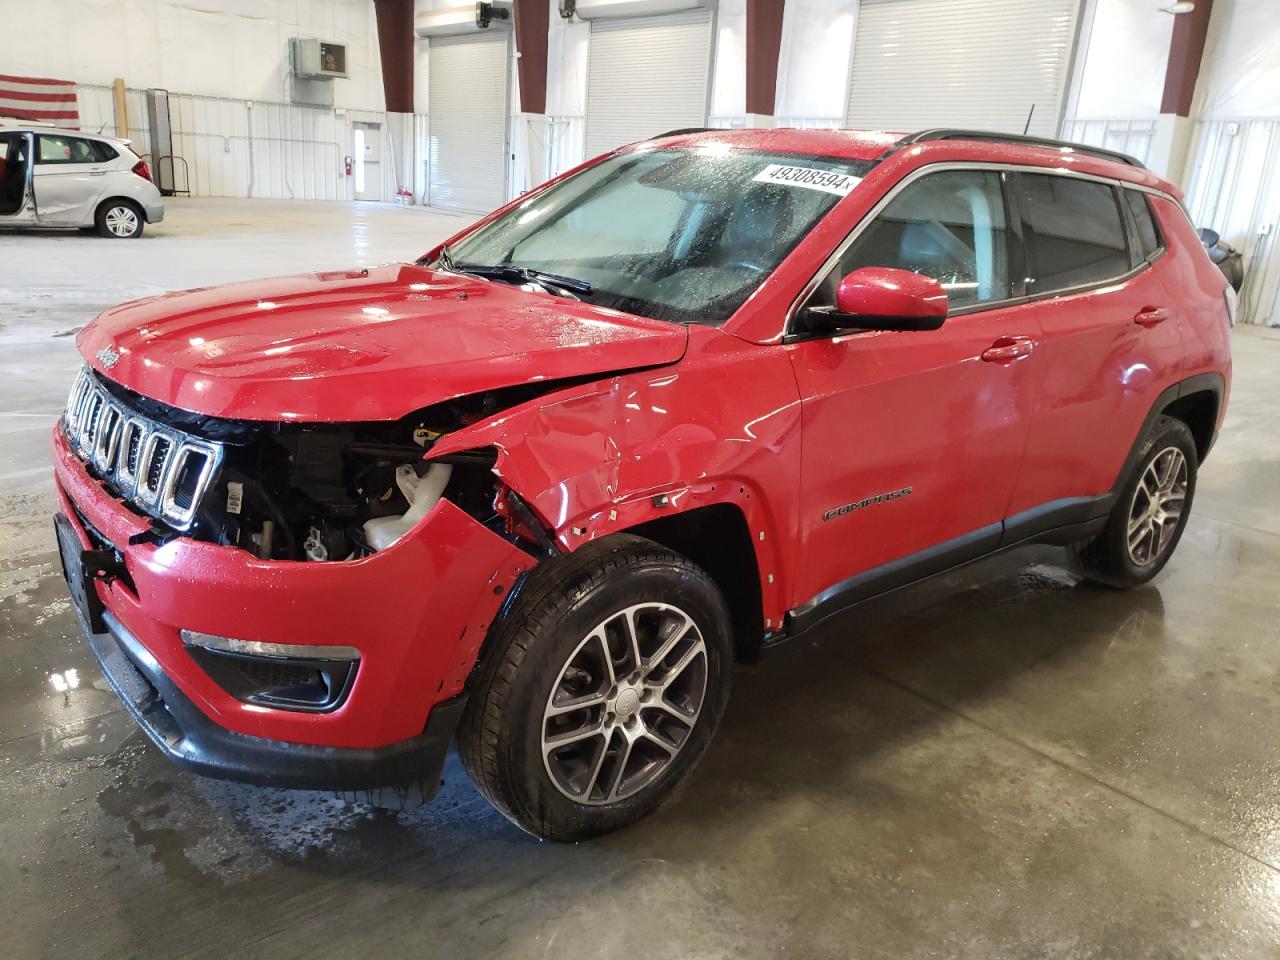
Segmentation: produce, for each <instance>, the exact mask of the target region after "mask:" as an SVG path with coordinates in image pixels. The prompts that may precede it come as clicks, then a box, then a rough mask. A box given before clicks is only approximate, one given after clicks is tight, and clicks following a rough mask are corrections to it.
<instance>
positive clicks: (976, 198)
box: [810, 170, 1009, 308]
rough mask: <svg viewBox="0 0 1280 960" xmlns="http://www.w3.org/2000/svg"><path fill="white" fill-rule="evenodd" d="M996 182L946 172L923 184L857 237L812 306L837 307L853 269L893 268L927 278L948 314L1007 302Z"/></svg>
mask: <svg viewBox="0 0 1280 960" xmlns="http://www.w3.org/2000/svg"><path fill="white" fill-rule="evenodd" d="M1004 209H1005V208H1004V193H1003V191H1002V189H1001V184H1000V175H999V174H998V173H993V172H992V171H989V170H950V171H946V172H944V173H932V174H929V175H927V176H924V177H921V178H920V179H919V180H917V181H916V182H914V183H912V184H911V185H910V186H908V187H907V188H906V189H904V190H903V191H902V192H901V193H900V194H898V195H897V196H896V197H894V198H893V200H891V201H890V202H889V204H888V206H886V207H885V208H884V209H883V210H882V211H880V213H879V214H878V215H877V216H876V218H875V219H874V220H873V221H872V222H871V223H870V224H869V225H868V226H867V227H866V228H865V229H864V230H863V231H862V233H861V234H859V235H858V238H857V239H856V240H855V241H854V242H853V244H852V245H851V246H850V247H849V249H848V250H846V251H845V253H844V256H843V257H841V258H840V263H839V265H838V266H837V267H836V269H835V270H834V271H833V272H832V273H831V274H830V275H829V276H827V277H826V278H825V279H824V280H823V282H822V285H821V286H820V287H819V288H818V290H817V291H816V293H815V294H814V299H813V300H812V301H810V302H811V303H812V304H814V305H831V304H834V303H835V289H836V287H837V286H838V285H839V283H840V280H841V278H842V277H844V276H845V275H846V274H848V273H851V272H852V271H854V270H857V269H858V268H859V267H896V268H898V269H901V270H910V271H912V272H913V273H919V274H923V275H924V276H927V277H932V278H933V279H935V280H937V281H938V282H939V283H941V284H942V286H943V289H945V290H946V291H947V298H948V300H949V302H950V304H951V306H952V307H953V308H954V307H967V306H972V305H974V304H977V303H984V302H987V301H991V300H1005V299H1008V297H1009V256H1008V245H1009V239H1008V231H1007V227H1006V223H1005V216H1004Z"/></svg>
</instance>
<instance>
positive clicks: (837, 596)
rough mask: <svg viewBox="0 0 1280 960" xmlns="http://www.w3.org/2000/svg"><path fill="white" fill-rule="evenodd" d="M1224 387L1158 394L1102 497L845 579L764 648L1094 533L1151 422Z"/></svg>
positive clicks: (1045, 509)
mask: <svg viewBox="0 0 1280 960" xmlns="http://www.w3.org/2000/svg"><path fill="white" fill-rule="evenodd" d="M1225 386H1226V384H1225V381H1224V380H1223V377H1222V375H1221V374H1218V373H1204V374H1198V375H1196V376H1194V377H1188V378H1187V379H1186V380H1182V381H1180V382H1178V383H1175V384H1174V385H1173V386H1171V387H1169V388H1168V389H1166V390H1164V391H1162V392H1161V393H1160V395H1159V396H1158V397H1157V398H1156V401H1155V403H1153V404H1152V405H1151V411H1150V413H1148V414H1147V416H1146V419H1145V420H1144V421H1143V423H1142V427H1141V428H1140V429H1139V430H1138V435H1137V438H1136V439H1135V440H1134V442H1133V446H1132V448H1131V449H1130V451H1129V455H1128V456H1127V457H1126V458H1125V461H1124V464H1123V466H1121V468H1120V472H1119V474H1118V475H1117V476H1116V482H1115V484H1114V486H1113V487H1112V488H1111V489H1110V490H1109V491H1107V492H1106V493H1103V494H1099V495H1098V496H1093V497H1088V496H1085V497H1068V498H1065V499H1062V500H1054V501H1051V502H1049V503H1045V504H1041V505H1040V506H1038V507H1033V508H1032V509H1030V510H1026V511H1024V512H1022V513H1019V514H1016V515H1014V516H1012V517H1008V518H1006V519H1005V520H1004V521H1003V522H1002V523H993V524H990V525H988V526H985V527H981V528H979V529H978V530H975V531H973V532H972V533H967V534H964V535H963V536H960V537H956V538H955V539H953V540H948V541H946V542H945V543H940V544H936V545H935V546H932V547H929V548H927V549H925V550H921V551H919V552H918V553H913V554H910V555H909V556H906V557H901V558H900V559H898V560H892V561H890V562H889V563H886V564H883V565H881V566H878V567H874V568H872V569H871V570H864V571H863V572H861V573H857V574H854V575H853V576H852V577H847V578H846V579H844V580H841V581H840V582H839V583H836V584H833V585H832V586H830V587H827V588H826V589H825V590H823V591H822V592H821V593H819V594H817V595H816V596H814V597H812V598H810V599H809V600H807V601H805V602H804V603H802V604H801V605H800V606H798V607H795V608H794V609H792V610H791V611H790V612H789V613H788V614H787V618H786V627H785V630H784V632H783V633H782V634H781V635H779V636H775V637H773V638H771V639H770V640H769V641H768V642H767V644H766V647H774V646H776V645H778V644H779V643H781V642H782V641H783V640H787V639H790V638H791V637H794V636H796V635H797V634H800V633H803V632H804V631H806V630H810V629H812V628H813V627H815V626H817V625H818V624H819V623H821V622H822V621H824V620H826V619H827V618H828V617H831V616H834V615H836V614H838V613H841V612H842V611H844V610H847V609H848V608H850V607H853V606H856V605H857V604H859V603H863V602H864V601H867V600H870V599H872V598H874V597H879V596H882V595H884V594H886V593H890V592H892V591H894V590H899V589H901V588H903V587H907V586H910V585H911V584H914V583H919V582H920V581H922V580H927V579H929V578H930V577H934V576H937V575H938V574H940V573H946V572H947V571H950V570H954V569H956V568H957V567H961V566H964V565H965V564H968V563H972V562H974V561H976V560H982V559H984V558H986V557H990V556H994V555H995V554H997V553H1002V552H1003V551H1005V550H1010V549H1013V548H1015V547H1020V546H1027V545H1030V544H1036V543H1048V544H1055V545H1060V546H1066V545H1067V544H1071V543H1074V542H1076V541H1078V540H1083V539H1086V538H1088V537H1091V536H1094V535H1096V534H1097V533H1100V532H1101V530H1102V528H1103V527H1104V526H1105V525H1106V522H1107V516H1108V515H1109V514H1110V512H1111V506H1112V504H1113V503H1114V502H1115V498H1116V497H1117V496H1118V495H1119V492H1120V489H1121V488H1122V487H1123V486H1124V484H1125V481H1126V480H1127V479H1128V477H1129V474H1130V473H1131V472H1132V471H1133V468H1134V466H1135V464H1136V463H1137V461H1138V457H1139V456H1140V454H1141V452H1142V441H1143V438H1144V437H1146V435H1147V434H1148V432H1150V430H1151V426H1152V424H1154V423H1155V421H1156V419H1157V418H1158V417H1159V416H1160V415H1161V414H1162V413H1164V411H1165V410H1167V409H1168V408H1169V405H1170V404H1172V403H1174V402H1175V401H1176V400H1178V399H1179V398H1180V397H1185V396H1189V395H1190V394H1193V393H1204V392H1210V393H1213V394H1214V395H1215V396H1216V397H1217V400H1218V409H1219V410H1221V409H1222V395H1223V392H1224V390H1225ZM1210 445H1212V441H1210ZM1206 454H1207V450H1206Z"/></svg>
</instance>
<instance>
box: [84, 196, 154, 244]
mask: <svg viewBox="0 0 1280 960" xmlns="http://www.w3.org/2000/svg"><path fill="white" fill-rule="evenodd" d="M93 222H94V225H95V227H96V228H97V231H98V236H100V237H106V238H108V239H110V240H136V239H137V238H138V237H140V236H142V230H143V227H144V226H145V225H146V222H147V218H146V215H145V214H144V213H143V212H142V208H141V207H140V206H138V205H137V204H136V203H134V202H133V201H132V200H126V199H124V198H120V197H117V198H115V199H112V200H105V201H103V202H102V203H100V204H98V211H97V213H95V214H94V216H93ZM120 224H127V225H128V232H120V227H119V225H120Z"/></svg>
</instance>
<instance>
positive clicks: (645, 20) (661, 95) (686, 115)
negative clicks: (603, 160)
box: [586, 9, 712, 157]
mask: <svg viewBox="0 0 1280 960" xmlns="http://www.w3.org/2000/svg"><path fill="white" fill-rule="evenodd" d="M711 39H712V37H711V11H710V10H707V9H696V10H686V11H683V12H681V13H668V14H662V15H660V16H652V17H620V18H618V19H616V20H615V19H603V18H602V19H598V20H592V21H591V46H590V49H589V53H588V66H587V129H586V154H587V156H588V157H595V156H598V155H599V154H602V153H605V152H607V151H609V150H612V149H614V148H615V147H620V146H622V145H623V144H626V143H634V142H635V141H637V140H647V139H648V138H649V137H654V136H657V135H658V134H660V133H665V132H666V131H668V130H676V129H679V128H682V127H701V126H705V125H706V122H707V92H708V90H709V85H710V78H711Z"/></svg>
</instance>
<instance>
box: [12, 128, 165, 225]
mask: <svg viewBox="0 0 1280 960" xmlns="http://www.w3.org/2000/svg"><path fill="white" fill-rule="evenodd" d="M33 161H34V162H33ZM163 219H164V201H163V200H162V199H161V198H160V191H159V190H157V189H156V185H155V184H154V183H152V181H151V171H150V170H149V169H147V163H146V161H145V160H143V159H142V158H141V157H139V156H138V155H137V154H136V153H134V152H133V150H131V149H130V148H129V142H128V141H127V140H115V139H112V138H110V137H101V136H95V135H93V134H88V133H81V132H80V131H79V130H59V129H56V128H53V127H39V126H33V127H18V126H13V127H0V226H26V227H96V228H97V231H98V233H99V234H101V235H102V236H104V237H119V238H121V239H128V238H131V237H140V236H142V228H143V225H144V224H147V223H159V222H160V221H161V220H163Z"/></svg>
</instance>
